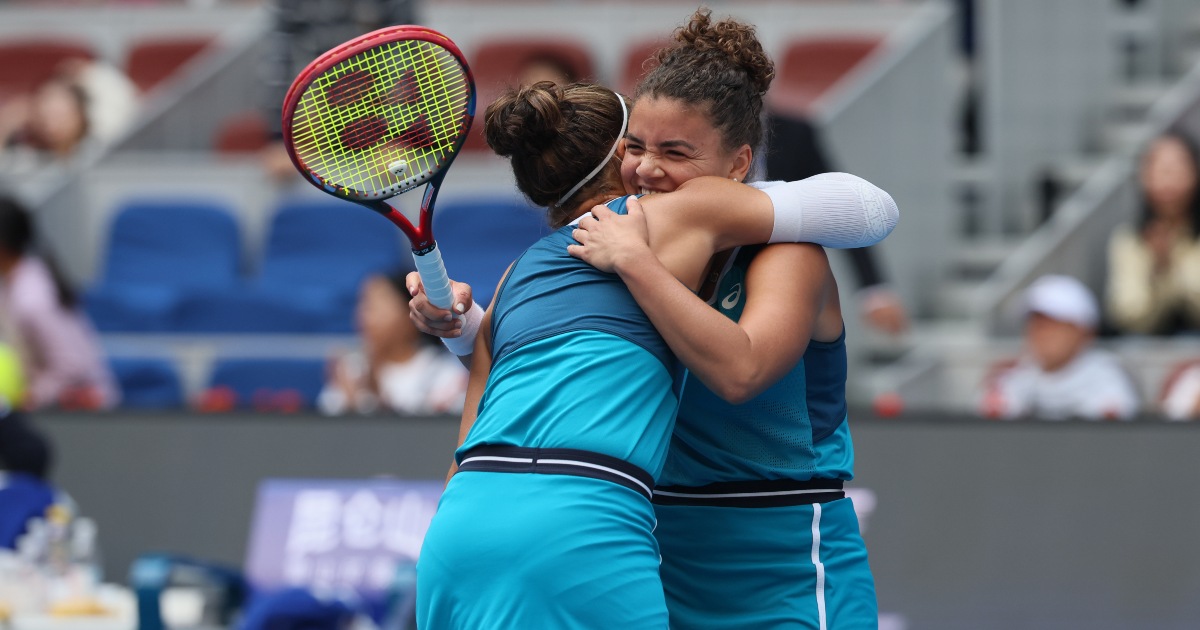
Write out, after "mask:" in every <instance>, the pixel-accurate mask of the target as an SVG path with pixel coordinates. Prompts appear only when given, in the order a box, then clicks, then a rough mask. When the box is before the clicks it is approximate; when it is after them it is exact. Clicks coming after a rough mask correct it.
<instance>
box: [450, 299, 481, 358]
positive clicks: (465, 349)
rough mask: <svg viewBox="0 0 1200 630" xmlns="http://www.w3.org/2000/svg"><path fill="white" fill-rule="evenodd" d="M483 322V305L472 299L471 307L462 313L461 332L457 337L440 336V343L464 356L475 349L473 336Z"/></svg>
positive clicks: (477, 332) (456, 353) (476, 333)
mask: <svg viewBox="0 0 1200 630" xmlns="http://www.w3.org/2000/svg"><path fill="white" fill-rule="evenodd" d="M481 322H483V307H482V306H480V305H479V304H478V303H476V302H474V301H472V302H471V308H470V309H469V310H468V311H467V312H466V313H464V314H463V327H462V334H461V335H459V336H457V337H442V344H443V345H445V346H446V349H448V350H449V351H450V352H453V353H454V354H455V355H457V356H460V357H461V356H466V355H468V354H471V353H472V352H474V351H475V336H476V335H478V334H479V324H480V323H481Z"/></svg>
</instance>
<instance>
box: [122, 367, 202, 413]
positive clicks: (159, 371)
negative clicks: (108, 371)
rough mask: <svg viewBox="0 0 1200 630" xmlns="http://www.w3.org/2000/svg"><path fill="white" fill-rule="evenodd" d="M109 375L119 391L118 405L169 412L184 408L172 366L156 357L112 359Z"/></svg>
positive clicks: (181, 392) (181, 394)
mask: <svg viewBox="0 0 1200 630" xmlns="http://www.w3.org/2000/svg"><path fill="white" fill-rule="evenodd" d="M109 365H111V366H112V371H113V376H115V377H116V379H117V384H118V385H119V386H120V388H121V406H122V407H125V408H134V409H170V408H181V407H183V405H184V396H183V386H182V385H181V384H180V381H179V373H178V372H177V371H176V369H175V364H174V363H172V362H171V361H170V360H169V359H163V358H157V357H112V358H110V359H109Z"/></svg>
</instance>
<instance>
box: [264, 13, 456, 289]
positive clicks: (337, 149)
mask: <svg viewBox="0 0 1200 630" xmlns="http://www.w3.org/2000/svg"><path fill="white" fill-rule="evenodd" d="M474 115H475V82H474V80H473V78H472V76H471V70H470V68H469V67H468V66H467V62H466V59H465V58H464V57H463V55H462V52H460V51H459V50H458V47H457V46H455V45H454V42H452V41H450V39H449V38H448V37H446V36H445V35H442V34H441V33H439V32H437V31H434V30H432V29H428V28H425V27H421V26H393V27H388V28H384V29H380V30H378V31H374V32H371V33H367V34H366V35H362V36H360V37H357V38H355V39H352V40H350V41H348V42H346V43H344V44H342V45H340V46H338V47H336V48H334V49H333V50H330V51H329V52H327V53H325V54H323V55H321V56H320V57H318V58H317V59H316V60H314V61H313V62H312V63H310V64H309V65H308V67H306V68H305V69H304V70H303V71H301V72H300V75H299V76H297V77H296V80H295V81H293V82H292V86H291V88H290V89H289V90H288V93H287V96H286V97H285V98H284V103H283V137H284V145H285V146H286V147H287V150H288V154H289V155H290V156H291V158H292V163H293V164H295V165H296V168H297V169H298V170H299V171H300V173H301V174H302V175H304V177H305V179H307V180H308V181H309V182H310V183H312V184H313V185H314V186H316V187H317V188H320V189H321V190H323V191H325V192H327V193H329V194H331V195H333V196H335V197H337V198H339V199H345V200H347V201H353V202H355V203H358V204H361V205H363V206H366V207H368V208H370V209H372V210H374V211H376V212H378V213H380V214H382V215H383V216H384V217H387V219H388V220H390V221H391V222H392V223H394V224H396V226H398V227H399V228H400V229H401V230H403V231H404V233H405V234H406V235H407V236H408V239H409V241H410V242H411V244H412V249H413V260H414V261H415V262H416V267H417V271H418V272H419V273H420V274H421V282H422V283H423V284H424V285H425V292H426V293H427V294H428V296H429V301H430V303H432V304H433V305H434V306H437V307H439V308H445V309H448V308H450V306H451V301H452V299H453V295H452V293H451V291H450V279H449V277H448V276H447V275H446V267H445V265H444V264H443V263H442V255H441V252H440V251H439V250H438V248H437V243H435V242H434V240H433V206H434V202H435V201H436V200H437V194H438V189H439V188H441V185H442V180H443V179H445V177H446V171H447V170H449V168H450V164H451V163H452V162H454V158H455V157H456V156H457V155H458V153H459V150H460V149H461V148H462V145H463V142H465V141H466V138H467V132H468V131H470V128H471V119H472V118H473V117H474ZM421 184H425V193H424V196H423V197H422V198H421V209H420V216H419V219H418V220H417V222H416V224H414V223H413V222H412V221H410V220H409V219H408V217H406V216H405V215H404V214H403V213H401V212H400V211H399V210H397V209H396V208H394V207H392V205H391V204H389V203H388V200H389V199H391V198H393V197H396V196H398V195H401V194H403V193H406V192H408V191H410V190H412V189H414V188H416V187H417V186H420V185H421Z"/></svg>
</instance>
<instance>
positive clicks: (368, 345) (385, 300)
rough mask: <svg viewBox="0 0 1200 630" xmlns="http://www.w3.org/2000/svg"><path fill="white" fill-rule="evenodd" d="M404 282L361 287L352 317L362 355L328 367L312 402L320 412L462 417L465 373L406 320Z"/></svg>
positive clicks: (370, 282)
mask: <svg viewBox="0 0 1200 630" xmlns="http://www.w3.org/2000/svg"><path fill="white" fill-rule="evenodd" d="M404 278H405V274H404V273H403V272H398V273H396V274H393V275H388V276H384V275H374V276H370V277H368V278H367V279H366V280H365V281H364V282H363V285H362V289H361V291H360V293H359V300H358V307H357V310H356V311H355V321H356V324H357V326H358V330H359V334H360V335H361V336H362V349H361V350H359V351H356V352H352V353H349V354H346V355H344V356H342V357H339V358H338V359H337V360H335V361H334V363H333V365H331V367H330V380H329V382H328V383H327V384H326V385H325V389H324V390H323V391H322V392H321V396H320V398H319V399H318V401H317V404H318V406H319V407H320V408H321V411H322V412H324V413H327V414H341V413H348V412H357V413H371V412H374V411H378V410H386V411H391V412H395V413H400V414H410V415H411V414H432V413H461V412H462V407H463V401H464V399H465V397H466V389H467V371H466V368H464V367H463V366H462V364H461V363H459V361H458V359H456V358H455V357H454V356H453V355H451V354H450V353H449V352H447V351H446V350H445V348H443V347H442V345H441V344H440V343H437V340H436V338H434V337H431V336H429V335H426V334H424V333H421V332H420V331H418V330H417V327H416V326H415V325H413V323H412V321H411V320H409V317H408V301H409V300H410V299H411V297H410V296H409V293H408V290H407V289H406V288H405V286H404Z"/></svg>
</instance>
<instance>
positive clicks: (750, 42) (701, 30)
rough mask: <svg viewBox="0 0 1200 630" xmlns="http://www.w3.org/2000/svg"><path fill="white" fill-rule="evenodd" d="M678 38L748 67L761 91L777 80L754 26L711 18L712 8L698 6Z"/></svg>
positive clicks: (748, 71)
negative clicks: (716, 20) (714, 20)
mask: <svg viewBox="0 0 1200 630" xmlns="http://www.w3.org/2000/svg"><path fill="white" fill-rule="evenodd" d="M675 41H677V42H679V44H680V45H682V46H689V47H691V48H694V49H696V50H697V51H700V52H706V53H710V54H714V55H721V56H724V57H726V58H728V59H729V60H730V61H731V62H732V63H733V64H734V65H736V66H738V67H740V68H741V69H742V70H745V72H746V74H747V76H748V77H749V78H750V84H751V85H753V86H754V88H755V89H756V90H757V91H758V93H759V94H764V93H766V91H767V89H768V88H770V87H771V81H772V80H774V79H775V64H774V63H773V62H772V61H771V58H770V57H768V56H767V53H766V51H764V50H763V47H762V43H761V42H759V41H758V36H757V35H756V34H755V31H754V27H753V26H751V25H749V24H746V23H744V22H739V21H737V20H734V19H731V18H727V19H724V20H720V21H718V22H713V21H712V11H710V10H709V9H705V8H701V9H697V10H696V12H695V13H693V14H692V18H691V19H690V20H689V21H688V23H687V25H686V26H681V27H680V28H678V29H676V31H675Z"/></svg>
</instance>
